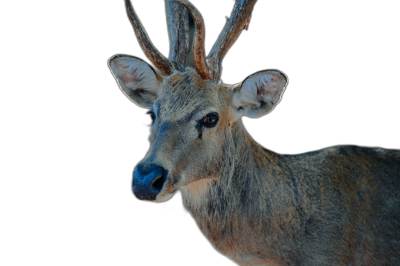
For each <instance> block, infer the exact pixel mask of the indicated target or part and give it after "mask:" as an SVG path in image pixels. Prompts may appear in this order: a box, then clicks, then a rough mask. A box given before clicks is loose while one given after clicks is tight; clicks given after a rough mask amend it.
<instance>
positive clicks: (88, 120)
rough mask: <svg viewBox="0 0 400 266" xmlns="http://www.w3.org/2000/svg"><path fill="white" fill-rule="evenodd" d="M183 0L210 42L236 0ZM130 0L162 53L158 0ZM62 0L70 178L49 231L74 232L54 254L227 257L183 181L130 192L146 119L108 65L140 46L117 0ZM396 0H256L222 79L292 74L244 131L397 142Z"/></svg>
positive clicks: (270, 143)
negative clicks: (381, 0) (157, 195)
mask: <svg viewBox="0 0 400 266" xmlns="http://www.w3.org/2000/svg"><path fill="white" fill-rule="evenodd" d="M191 3H192V4H193V5H194V6H196V7H197V8H198V10H199V11H200V12H201V14H202V15H203V18H204V21H205V26H206V43H205V49H206V54H208V52H209V51H210V50H211V48H212V46H213V44H214V42H215V41H216V40H217V38H218V35H219V33H220V32H221V30H222V29H223V27H224V25H225V23H226V18H229V17H230V14H231V12H232V9H233V6H234V4H235V1H233V0H224V1H216V0H214V1H202V0H192V1H191ZM216 3H218V5H216ZM132 4H133V7H134V8H135V10H136V12H137V14H138V16H139V18H140V20H141V21H142V23H143V25H144V27H145V29H146V31H147V33H148V35H149V37H150V39H151V40H152V42H153V43H154V45H155V46H156V47H157V48H158V49H159V50H160V51H161V53H163V54H164V55H166V56H168V53H169V41H168V31H167V26H166V16H165V5H164V2H163V1H161V0H160V1H158V0H157V1H133V2H132ZM66 5H67V6H66V7H67V8H68V9H67V10H68V15H67V16H66V18H67V23H66V24H63V25H65V28H64V31H67V32H66V33H67V35H66V36H68V37H65V38H64V39H61V41H60V42H59V43H60V44H61V45H63V47H64V51H65V47H69V48H70V49H69V51H73V53H71V54H69V51H67V54H65V57H64V58H65V59H66V60H69V61H70V62H71V68H70V70H69V71H68V72H67V76H68V79H67V80H66V82H67V83H68V89H67V90H65V91H63V93H64V95H65V96H68V97H70V99H71V100H70V101H69V102H68V109H67V110H64V111H63V113H62V117H63V118H64V120H66V121H67V122H68V123H67V124H66V125H65V126H63V127H62V128H61V129H62V131H63V133H64V135H63V137H62V139H61V142H62V143H63V144H65V146H64V147H65V150H66V151H68V152H69V151H71V150H72V151H73V154H74V155H73V156H71V155H65V156H66V157H65V158H67V159H65V160H63V162H62V168H61V169H63V170H61V171H60V172H64V170H65V172H67V173H68V179H66V180H65V182H66V183H68V187H69V189H68V191H65V192H62V193H61V192H60V193H61V196H62V197H63V205H62V207H59V208H60V209H61V213H62V214H60V216H59V217H57V218H54V219H53V220H51V221H50V222H48V223H53V222H54V223H56V224H57V223H58V222H60V226H59V227H57V229H56V231H54V239H53V240H54V241H56V242H57V243H61V242H63V243H64V242H65V243H67V242H69V241H70V240H73V241H72V243H73V244H68V245H67V248H66V249H65V248H63V249H62V250H63V251H62V252H63V257H62V258H69V259H71V260H77V259H78V257H81V256H82V257H83V259H85V260H87V261H89V262H90V261H96V262H101V261H103V260H112V261H126V260H127V261H128V262H129V261H130V262H131V263H132V264H133V265H158V264H160V263H164V264H165V265H169V264H171V265H205V264H208V265H210V264H211V265H233V264H232V262H230V261H229V260H227V259H226V258H224V257H223V256H221V255H219V254H218V253H217V252H216V251H215V250H214V249H213V248H212V247H211V245H210V244H209V243H208V242H207V240H206V239H205V238H204V237H203V236H202V234H201V232H200V231H199V230H198V229H197V227H196V225H195V224H194V221H193V220H192V219H191V217H190V215H189V214H188V213H187V212H186V211H185V210H184V208H183V206H182V203H181V195H180V194H179V193H178V194H177V195H176V196H175V197H174V198H173V199H171V200H170V201H168V202H166V203H162V204H151V203H145V202H139V201H138V200H136V199H135V198H134V197H133V195H132V194H131V191H130V182H131V174H132V170H133V168H134V166H135V165H136V164H137V163H138V162H139V161H140V160H141V159H142V158H143V157H144V156H145V154H146V152H147V150H148V148H149V143H148V141H147V135H148V132H149V127H148V126H149V123H150V121H149V118H148V117H147V116H146V115H145V112H146V110H145V109H141V108H139V107H137V106H136V105H135V104H133V103H132V102H130V101H129V100H128V99H127V98H126V97H125V96H124V95H123V94H122V92H121V91H120V89H119V88H118V86H117V83H116V81H115V80H114V78H113V76H112V75H111V72H110V70H109V68H108V65H107V60H108V59H109V58H110V57H111V56H113V55H115V54H120V53H123V54H131V55H135V56H138V57H141V58H143V59H145V58H146V57H145V56H144V54H143V52H142V51H141V49H140V47H139V45H138V42H137V40H136V37H135V35H134V32H133V29H132V26H131V25H130V23H129V20H128V18H127V15H126V11H125V5H124V1H122V0H118V1H92V3H90V4H87V5H83V4H79V5H78V4H77V5H72V4H66ZM393 9H394V7H393V6H392V7H390V6H384V5H379V6H374V5H372V4H371V5H369V4H365V3H362V4H359V5H357V4H352V5H349V4H348V3H346V2H342V3H339V2H337V1H335V2H315V3H311V2H308V3H300V2H297V3H295V4H293V3H289V2H287V1H285V2H280V1H264V0H259V1H258V2H257V3H256V5H255V8H254V12H253V16H252V20H251V23H250V25H249V29H248V31H243V33H242V34H241V35H240V37H239V39H238V41H237V42H236V43H235V44H234V46H233V47H232V48H231V49H230V51H229V52H228V54H227V56H226V58H225V59H224V61H223V74H222V80H223V82H224V83H230V84H233V83H237V82H241V81H242V80H243V78H245V77H246V76H247V75H249V74H251V73H253V72H256V71H259V70H262V69H266V68H277V69H280V70H282V71H283V72H284V73H286V75H287V76H288V77H289V85H288V87H287V89H286V91H285V93H284V94H283V98H282V101H281V103H280V104H279V105H278V106H277V108H276V109H275V110H274V111H273V112H272V113H270V114H269V115H267V116H265V117H262V118H260V119H254V120H253V119H247V118H244V119H243V121H244V124H245V127H246V129H247V130H248V132H249V133H250V135H251V136H252V137H253V138H254V139H255V140H256V141H258V142H259V143H261V144H262V145H263V146H265V147H267V148H269V149H271V150H274V151H276V152H280V153H301V152H306V151H310V150H315V149H320V148H324V147H328V146H332V145H338V144H357V145H365V146H379V147H383V148H390V149H400V142H399V140H398V136H399V135H400V130H399V129H398V120H399V118H398V116H399V106H398V101H399V96H398V94H397V92H398V88H399V85H398V79H399V67H398V61H399V53H398V47H399V42H398V41H397V39H396V36H395V35H396V34H397V35H398V28H397V27H396V26H395V24H394V22H395V17H394V14H392V13H393V12H391V10H393ZM67 50H68V49H67ZM58 182H59V180H58ZM60 231H62V232H63V233H62V234H61V233H60ZM64 238H65V241H64ZM51 243H52V242H50V245H51ZM55 245H58V244H55ZM65 251H66V253H64V252H65ZM62 258H60V259H61V260H62ZM143 259H145V260H146V262H139V261H140V260H143Z"/></svg>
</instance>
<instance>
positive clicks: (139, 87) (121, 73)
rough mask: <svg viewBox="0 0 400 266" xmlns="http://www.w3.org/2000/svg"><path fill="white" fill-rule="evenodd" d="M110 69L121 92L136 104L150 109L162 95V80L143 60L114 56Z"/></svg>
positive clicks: (110, 62)
mask: <svg viewBox="0 0 400 266" xmlns="http://www.w3.org/2000/svg"><path fill="white" fill-rule="evenodd" d="M108 67H109V68H110V70H111V73H112V74H113V76H114V78H115V79H116V80H117V83H118V86H119V88H120V89H121V91H122V92H123V93H124V94H125V95H126V96H127V97H128V98H129V99H130V100H131V101H132V102H134V103H135V104H137V105H139V106H140V107H144V108H148V109H150V108H151V107H152V106H153V104H154V101H155V100H156V99H157V98H158V97H160V96H161V95H162V82H161V81H162V78H160V77H161V76H160V75H159V74H157V73H156V72H155V71H154V69H153V68H152V67H151V66H150V65H149V64H147V63H146V62H144V61H143V60H141V59H139V58H137V57H133V56H129V55H114V56H113V57H111V58H110V59H109V60H108Z"/></svg>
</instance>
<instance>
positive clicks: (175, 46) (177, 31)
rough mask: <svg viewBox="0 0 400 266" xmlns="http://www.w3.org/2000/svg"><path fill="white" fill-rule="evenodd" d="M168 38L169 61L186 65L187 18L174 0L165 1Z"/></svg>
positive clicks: (187, 49)
mask: <svg viewBox="0 0 400 266" xmlns="http://www.w3.org/2000/svg"><path fill="white" fill-rule="evenodd" d="M165 13H166V15H167V26H168V36H169V60H173V61H175V62H177V63H179V64H181V65H183V66H184V65H185V64H186V60H187V56H188V52H189V16H188V12H187V10H186V9H185V8H184V7H183V6H182V5H181V4H179V3H178V2H177V1H176V0H165Z"/></svg>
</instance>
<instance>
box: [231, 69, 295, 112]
mask: <svg viewBox="0 0 400 266" xmlns="http://www.w3.org/2000/svg"><path fill="white" fill-rule="evenodd" d="M287 85H288V77H287V76H286V74H285V73H283V72H282V71H280V70H277V69H267V70H262V71H259V72H256V73H254V74H252V75H250V76H248V77H247V78H246V79H245V80H244V81H243V82H242V83H241V85H240V86H235V87H236V88H234V94H233V98H232V107H233V108H234V111H235V112H236V113H237V114H238V115H239V116H242V115H245V116H248V117H251V118H258V117H261V116H263V115H266V114H268V113H269V112H271V111H272V110H273V109H274V108H275V106H276V105H277V104H278V103H279V102H280V100H281V98H282V95H283V92H284V91H285V89H286V87H287Z"/></svg>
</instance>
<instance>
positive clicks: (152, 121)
mask: <svg viewBox="0 0 400 266" xmlns="http://www.w3.org/2000/svg"><path fill="white" fill-rule="evenodd" d="M147 114H149V115H150V117H151V124H154V120H156V115H155V114H154V113H153V112H152V111H148V112H147Z"/></svg>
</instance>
